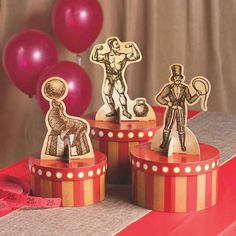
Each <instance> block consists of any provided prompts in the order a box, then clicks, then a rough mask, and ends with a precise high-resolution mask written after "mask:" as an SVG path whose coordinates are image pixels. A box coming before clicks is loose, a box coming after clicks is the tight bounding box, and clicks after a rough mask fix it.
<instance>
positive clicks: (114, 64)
mask: <svg viewBox="0 0 236 236" xmlns="http://www.w3.org/2000/svg"><path fill="white" fill-rule="evenodd" d="M141 59H142V56H141V53H140V51H139V49H138V46H137V45H136V44H135V43H134V42H121V41H120V40H119V39H118V38H117V37H110V38H108V39H107V40H106V42H105V43H104V44H99V45H96V46H95V47H94V48H93V50H92V52H91V55H90V60H91V62H93V63H96V64H99V65H101V66H102V67H103V69H104V80H103V86H102V96H103V101H104V103H105V104H104V105H103V106H102V107H101V108H100V109H99V110H98V111H97V114H96V118H95V119H96V120H102V121H114V120H120V121H132V120H136V121H141V120H156V116H155V113H154V111H153V109H152V108H151V106H150V105H149V104H148V103H147V101H146V99H145V98H136V99H135V100H131V99H130V97H129V95H128V93H127V92H128V87H127V84H126V81H125V69H126V67H127V66H128V65H129V64H131V63H135V62H139V61H141Z"/></svg>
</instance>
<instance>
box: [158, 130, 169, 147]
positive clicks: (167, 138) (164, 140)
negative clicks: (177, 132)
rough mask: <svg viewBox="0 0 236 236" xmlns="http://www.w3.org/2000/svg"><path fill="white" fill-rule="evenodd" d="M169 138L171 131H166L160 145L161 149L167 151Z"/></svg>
mask: <svg viewBox="0 0 236 236" xmlns="http://www.w3.org/2000/svg"><path fill="white" fill-rule="evenodd" d="M169 137H170V131H169V130H164V131H163V134H162V143H161V145H160V148H161V149H165V148H166V146H167V144H168V142H169Z"/></svg>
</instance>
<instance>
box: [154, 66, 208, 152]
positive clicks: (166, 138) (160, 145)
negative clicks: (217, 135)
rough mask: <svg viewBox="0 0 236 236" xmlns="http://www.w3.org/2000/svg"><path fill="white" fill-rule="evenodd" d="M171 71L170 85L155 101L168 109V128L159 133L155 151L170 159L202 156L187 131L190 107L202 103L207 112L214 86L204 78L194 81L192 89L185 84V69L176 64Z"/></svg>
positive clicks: (194, 138)
mask: <svg viewBox="0 0 236 236" xmlns="http://www.w3.org/2000/svg"><path fill="white" fill-rule="evenodd" d="M169 69H170V72H171V76H170V83H169V84H166V85H165V86H164V87H163V88H162V90H161V91H160V93H159V94H158V95H157V96H156V97H155V100H156V102H157V103H158V104H159V105H161V106H164V107H167V108H166V112H165V118H164V125H163V128H162V129H161V130H159V131H157V133H156V135H155V137H154V139H153V141H152V145H151V148H152V150H156V151H163V152H165V153H167V154H168V156H171V155H172V153H174V152H175V153H187V154H192V155H197V154H199V153H200V149H199V145H198V141H197V139H196V137H195V136H194V134H193V133H192V132H191V130H189V129H188V128H187V127H186V123H187V105H194V104H196V103H197V102H198V101H199V99H201V100H202V102H201V107H202V109H203V110H204V111H206V110H207V101H208V97H209V94H210V91H211V85H210V82H209V81H208V80H207V79H206V78H204V77H202V76H196V77H194V78H193V79H192V81H191V86H190V85H187V84H185V83H184V82H183V81H184V79H185V76H184V74H183V70H184V67H183V65H181V64H172V65H171V66H170V67H169Z"/></svg>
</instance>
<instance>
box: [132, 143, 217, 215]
mask: <svg viewBox="0 0 236 236" xmlns="http://www.w3.org/2000/svg"><path fill="white" fill-rule="evenodd" d="M149 147H150V145H148V144H144V145H139V146H136V147H134V148H132V150H131V154H132V157H131V159H132V186H133V200H134V202H135V203H136V204H137V205H139V206H141V207H144V208H148V209H152V210H158V211H163V212H191V211H200V210H204V209H206V208H209V207H211V206H214V205H215V204H216V202H217V184H218V167H219V152H218V150H217V149H215V148H214V147H211V146H208V145H205V144H200V148H201V150H202V152H203V155H204V159H203V160H201V159H200V160H199V161H197V162H190V161H189V162H188V161H187V162H182V163H181V162H176V163H175V162H171V163H169V162H167V161H166V160H168V159H166V160H164V161H160V159H158V154H157V153H155V152H148V151H147V150H146V151H139V150H138V149H148V148H149ZM144 153H145V154H147V155H149V157H150V158H147V156H145V155H144ZM142 155H144V156H143V159H142V157H141V156H142ZM155 155H156V160H155ZM206 155H208V158H206ZM166 158H167V157H166Z"/></svg>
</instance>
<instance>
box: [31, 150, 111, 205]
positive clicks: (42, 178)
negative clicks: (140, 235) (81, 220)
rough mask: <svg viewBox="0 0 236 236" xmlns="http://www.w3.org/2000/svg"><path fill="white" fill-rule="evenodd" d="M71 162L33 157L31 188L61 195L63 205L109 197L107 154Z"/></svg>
mask: <svg viewBox="0 0 236 236" xmlns="http://www.w3.org/2000/svg"><path fill="white" fill-rule="evenodd" d="M94 156H95V158H86V159H80V160H76V161H73V162H72V163H67V162H64V161H61V160H55V161H52V160H40V159H36V158H34V157H30V158H29V168H30V172H31V190H32V193H33V195H34V196H40V197H50V198H51V197H52V198H53V197H59V198H61V199H62V206H63V207H76V206H85V205H90V204H93V203H96V202H99V201H102V200H103V199H104V198H105V173H106V168H107V165H106V160H107V158H106V156H105V155H104V154H103V153H101V152H97V151H95V152H94Z"/></svg>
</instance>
